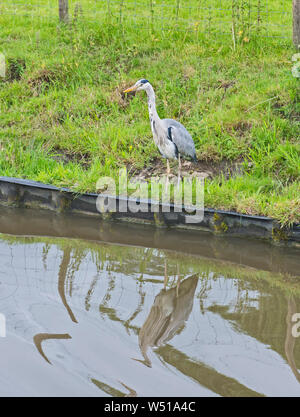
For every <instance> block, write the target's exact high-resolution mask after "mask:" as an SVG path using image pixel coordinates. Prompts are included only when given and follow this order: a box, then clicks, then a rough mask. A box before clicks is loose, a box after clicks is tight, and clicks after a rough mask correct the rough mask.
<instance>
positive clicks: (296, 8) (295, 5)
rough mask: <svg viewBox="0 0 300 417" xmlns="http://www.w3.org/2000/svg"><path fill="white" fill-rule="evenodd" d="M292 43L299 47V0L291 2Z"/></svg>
mask: <svg viewBox="0 0 300 417" xmlns="http://www.w3.org/2000/svg"><path fill="white" fill-rule="evenodd" d="M293 41H294V44H295V46H296V47H298V45H300V0H293Z"/></svg>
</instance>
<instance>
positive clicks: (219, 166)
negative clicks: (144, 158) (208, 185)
mask: <svg viewBox="0 0 300 417" xmlns="http://www.w3.org/2000/svg"><path fill="white" fill-rule="evenodd" d="M166 166H167V163H166V160H165V159H163V158H155V159H153V160H152V161H151V163H150V164H149V166H148V167H145V168H143V169H142V170H138V169H135V168H134V167H133V166H132V165H127V172H128V173H129V175H130V176H138V177H139V178H141V179H150V178H151V177H155V176H161V175H165V174H166ZM170 167H171V173H172V174H173V175H177V173H178V164H177V162H176V161H174V162H170ZM242 172H243V160H239V161H228V160H222V161H220V162H213V161H197V162H190V161H187V160H182V170H181V174H182V176H183V177H185V176H199V177H203V178H210V179H212V178H214V177H217V176H219V175H223V176H224V177H225V178H226V179H228V178H229V177H233V176H236V175H239V174H242Z"/></svg>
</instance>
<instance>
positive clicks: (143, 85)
mask: <svg viewBox="0 0 300 417" xmlns="http://www.w3.org/2000/svg"><path fill="white" fill-rule="evenodd" d="M149 85H150V83H149V81H148V80H145V79H144V78H142V79H141V80H138V81H137V82H136V83H135V84H134V85H133V86H132V87H129V88H127V90H125V91H124V93H129V92H130V91H140V90H146V89H147V88H148V87H149Z"/></svg>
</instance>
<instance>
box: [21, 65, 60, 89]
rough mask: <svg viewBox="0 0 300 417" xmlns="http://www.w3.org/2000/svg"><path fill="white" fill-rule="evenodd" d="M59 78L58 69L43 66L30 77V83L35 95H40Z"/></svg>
mask: <svg viewBox="0 0 300 417" xmlns="http://www.w3.org/2000/svg"><path fill="white" fill-rule="evenodd" d="M57 80H58V75H57V72H56V71H53V70H50V69H47V68H41V69H40V70H39V71H37V73H36V74H35V75H34V76H33V77H31V78H29V80H28V84H29V86H30V88H31V90H32V91H33V93H34V95H39V94H40V93H41V92H42V91H43V90H47V89H48V88H49V87H50V85H53V84H54V83H55V82H56V81H57Z"/></svg>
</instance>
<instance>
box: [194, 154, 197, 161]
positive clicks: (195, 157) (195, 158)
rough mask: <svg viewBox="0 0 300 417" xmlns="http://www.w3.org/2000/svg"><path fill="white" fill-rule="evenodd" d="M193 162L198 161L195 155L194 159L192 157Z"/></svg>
mask: <svg viewBox="0 0 300 417" xmlns="http://www.w3.org/2000/svg"><path fill="white" fill-rule="evenodd" d="M193 162H198V159H197V156H196V154H195V155H194V157H193Z"/></svg>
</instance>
